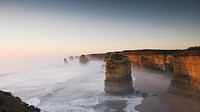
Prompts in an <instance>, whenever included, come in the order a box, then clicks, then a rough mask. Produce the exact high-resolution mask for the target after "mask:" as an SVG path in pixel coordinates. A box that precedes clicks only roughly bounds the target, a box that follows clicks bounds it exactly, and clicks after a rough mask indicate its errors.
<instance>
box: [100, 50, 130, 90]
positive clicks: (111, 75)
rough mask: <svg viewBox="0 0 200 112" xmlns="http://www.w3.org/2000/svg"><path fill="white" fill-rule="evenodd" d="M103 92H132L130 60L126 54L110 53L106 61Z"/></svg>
mask: <svg viewBox="0 0 200 112" xmlns="http://www.w3.org/2000/svg"><path fill="white" fill-rule="evenodd" d="M105 75H106V79H105V88H104V90H105V92H106V93H110V94H127V93H132V92H133V85H132V77H131V62H130V61H129V59H128V57H127V56H124V55H122V54H118V53H116V54H112V55H111V56H110V58H109V60H108V61H107V63H106V73H105Z"/></svg>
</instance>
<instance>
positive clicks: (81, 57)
mask: <svg viewBox="0 0 200 112" xmlns="http://www.w3.org/2000/svg"><path fill="white" fill-rule="evenodd" d="M79 62H80V63H81V64H86V63H88V62H89V59H88V58H87V57H86V56H85V55H81V56H80V57H79Z"/></svg>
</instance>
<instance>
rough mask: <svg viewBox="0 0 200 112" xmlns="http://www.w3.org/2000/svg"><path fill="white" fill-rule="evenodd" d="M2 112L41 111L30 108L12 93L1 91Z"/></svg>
mask: <svg viewBox="0 0 200 112" xmlns="http://www.w3.org/2000/svg"><path fill="white" fill-rule="evenodd" d="M0 112H40V109H39V108H36V107H34V106H29V105H28V104H26V103H25V102H23V101H22V100H21V99H20V98H19V97H15V96H12V94H11V93H10V92H3V91H1V90H0Z"/></svg>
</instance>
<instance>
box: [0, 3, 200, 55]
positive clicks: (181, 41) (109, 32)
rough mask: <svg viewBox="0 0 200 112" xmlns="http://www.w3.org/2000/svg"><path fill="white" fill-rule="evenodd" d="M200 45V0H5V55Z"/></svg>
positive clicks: (0, 42) (0, 50) (0, 10)
mask: <svg viewBox="0 0 200 112" xmlns="http://www.w3.org/2000/svg"><path fill="white" fill-rule="evenodd" d="M199 45H200V1H199V0H1V1H0V56H64V55H66V56H67V55H80V54H89V53H103V52H108V51H116V50H130V49H186V48H188V47H190V46H199Z"/></svg>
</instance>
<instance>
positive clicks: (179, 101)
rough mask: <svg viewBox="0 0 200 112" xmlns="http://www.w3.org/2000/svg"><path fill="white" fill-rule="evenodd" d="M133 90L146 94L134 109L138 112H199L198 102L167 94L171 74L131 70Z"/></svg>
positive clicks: (199, 103)
mask: <svg viewBox="0 0 200 112" xmlns="http://www.w3.org/2000/svg"><path fill="white" fill-rule="evenodd" d="M133 76H134V77H135V78H136V80H135V81H133V84H134V89H135V90H136V91H141V92H144V93H146V94H147V97H145V98H144V100H143V101H142V104H140V105H137V106H136V107H135V109H136V110H138V111H140V112H200V106H199V105H200V102H199V101H195V100H192V99H189V98H185V97H182V96H177V95H174V94H171V93H168V92H167V89H168V87H169V85H170V81H171V78H172V74H163V73H158V72H152V71H137V70H133Z"/></svg>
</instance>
